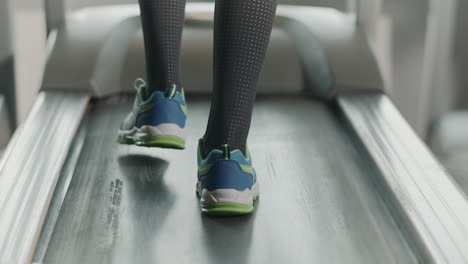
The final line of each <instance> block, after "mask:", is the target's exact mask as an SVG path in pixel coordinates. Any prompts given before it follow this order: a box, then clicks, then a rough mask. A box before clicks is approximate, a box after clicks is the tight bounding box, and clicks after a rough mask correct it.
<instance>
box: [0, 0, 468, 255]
mask: <svg viewBox="0 0 468 264" xmlns="http://www.w3.org/2000/svg"><path fill="white" fill-rule="evenodd" d="M49 2H52V0H51V1H49ZM211 8H212V5H211V4H190V5H189V8H188V10H189V12H188V13H189V17H190V14H197V13H198V14H200V13H202V14H206V13H207V12H209V10H211ZM313 9H314V8H310V7H307V8H301V10H300V11H294V10H295V9H294V8H291V7H288V6H280V8H279V9H278V14H279V17H280V20H281V19H283V18H284V19H285V20H287V21H286V22H284V24H283V25H286V26H285V27H284V28H285V29H286V30H288V32H290V34H291V36H292V37H293V38H295V40H296V41H299V42H300V43H299V44H298V51H299V52H301V53H302V54H301V55H302V56H303V57H305V58H309V59H310V60H306V62H307V63H311V64H312V65H313V66H312V67H309V68H307V63H305V69H306V70H307V71H308V72H307V75H308V76H309V77H310V78H311V79H312V82H313V83H314V82H315V84H316V85H315V86H313V88H314V89H313V90H311V91H310V92H311V93H312V94H313V95H314V96H316V97H319V98H322V99H324V100H330V101H333V102H337V105H338V107H339V109H340V111H342V113H343V115H344V117H345V120H346V121H347V122H348V123H349V125H350V126H351V127H352V128H353V131H354V132H355V134H356V136H357V137H358V138H359V140H360V141H361V143H362V144H363V146H364V147H365V149H366V150H367V152H368V153H369V155H370V157H372V158H373V161H374V163H375V164H376V166H377V168H378V169H379V170H380V172H381V176H382V177H381V178H379V179H376V181H379V182H380V183H381V186H382V190H381V191H382V196H383V197H384V200H385V202H386V204H387V206H388V207H389V208H390V209H391V210H390V211H391V213H392V216H393V217H394V218H395V219H397V220H399V221H398V223H399V224H400V225H401V226H400V228H402V230H403V231H406V232H404V236H405V238H406V239H407V240H408V241H410V242H411V245H412V246H413V248H412V249H413V250H414V251H415V253H416V255H417V256H418V257H419V258H420V259H421V260H422V261H423V262H428V263H466V262H468V251H466V248H467V246H468V203H467V199H466V196H465V195H464V193H463V192H462V191H461V189H460V188H459V186H458V185H456V183H454V181H453V180H452V178H451V177H450V176H449V175H448V174H447V173H446V171H445V170H444V168H443V167H442V166H441V165H440V163H439V162H438V161H437V160H436V159H435V157H434V155H433V154H432V153H431V152H430V151H429V150H428V148H427V147H426V146H425V144H424V143H423V142H422V141H421V140H420V139H419V138H418V137H417V135H416V134H415V133H414V132H413V130H412V129H411V128H410V126H409V125H408V124H407V123H406V121H405V120H404V119H403V117H402V116H401V114H400V113H399V112H398V110H397V109H396V108H395V107H394V105H393V104H392V103H391V101H390V100H389V99H388V98H387V97H386V96H385V95H384V94H383V85H382V81H381V78H380V74H379V70H378V67H377V64H376V62H375V58H374V56H373V54H372V52H371V51H370V48H369V46H368V44H367V43H366V38H365V36H364V34H363V32H362V30H360V29H359V28H358V27H356V24H353V26H352V27H349V25H339V24H333V21H330V23H332V24H331V27H330V28H326V29H323V28H322V29H320V27H323V23H324V21H322V22H321V23H320V21H314V18H310V17H307V16H306V15H307V12H306V11H307V10H313ZM304 10H305V11H304ZM320 10H321V11H319V12H322V11H323V12H329V13H328V14H332V12H331V11H330V10H329V9H320ZM191 12H193V13H191ZM333 12H337V11H333ZM335 15H336V16H332V17H331V18H332V19H334V18H338V17H341V19H339V20H338V22H345V21H348V22H349V21H351V20H349V19H350V18H349V15H346V14H343V13H340V12H337V13H335ZM322 18H323V17H322ZM194 22H196V21H194ZM325 22H326V21H325ZM335 22H336V21H335ZM54 23H55V22H54ZM312 23H319V24H318V25H317V26H314V25H313V24H312ZM334 26H336V27H334ZM302 29H308V30H309V31H310V32H309V33H310V35H312V36H315V37H317V38H318V39H319V41H320V44H321V46H322V48H323V50H324V51H323V54H324V57H323V58H325V59H326V60H327V62H328V64H326V65H323V64H321V63H324V61H323V60H319V61H318V62H317V61H315V62H314V61H313V59H315V58H317V54H318V53H317V51H316V50H313V51H310V50H309V49H307V47H309V45H310V44H311V43H310V42H309V41H310V40H311V38H312V37H311V36H307V35H308V34H305V32H308V31H302ZM295 30H297V32H294V31H295ZM52 32H53V33H52V34H51V38H50V39H49V41H50V43H52V44H54V43H55V41H54V40H58V39H60V37H61V35H60V34H61V33H62V34H64V33H63V32H65V33H70V32H67V31H66V29H64V28H63V26H62V27H59V28H58V29H57V30H56V31H55V30H54V31H52ZM54 32H55V33H54ZM291 32H292V33H291ZM299 32H300V33H302V34H298V33H299ZM311 32H314V34H312V33H311ZM339 40H341V41H343V42H340V43H337V41H339ZM56 44H57V43H55V45H54V46H55V47H56V48H55V49H52V50H51V56H50V57H49V61H48V67H47V69H46V76H45V82H44V86H43V90H42V91H41V92H40V94H39V98H38V100H37V101H36V103H35V106H34V108H33V110H32V111H31V113H30V115H29V117H28V119H27V120H26V121H25V123H24V124H23V126H22V127H21V129H20V130H19V131H17V132H16V133H15V136H14V139H13V140H12V141H11V142H10V144H9V147H8V149H7V151H6V153H5V155H4V157H3V159H2V160H1V162H0V206H1V207H0V209H1V212H2V214H1V215H0V262H2V263H28V262H31V261H32V257H33V255H34V251H35V249H36V243H37V240H38V238H39V235H40V233H41V230H42V228H43V221H44V219H45V217H46V214H47V211H48V208H49V205H50V201H51V197H52V195H53V194H54V191H55V189H56V183H57V180H58V178H59V177H60V175H61V172H62V170H63V169H64V168H63V166H64V164H65V161H66V158H67V153H68V152H69V150H70V148H71V146H72V144H73V140H74V138H75V134H76V132H77V129H78V127H79V126H80V123H81V119H82V117H83V115H84V113H85V111H86V108H87V106H88V103H89V98H90V97H91V96H95V97H99V96H104V95H107V94H106V91H100V90H99V89H100V88H99V87H92V86H88V87H86V88H87V89H84V90H76V87H75V88H73V87H62V89H60V87H57V86H55V87H53V86H49V84H50V83H52V82H51V81H50V80H51V79H48V76H49V77H50V75H51V74H52V72H54V71H50V67H51V65H53V63H54V61H53V60H54V56H53V53H54V52H61V51H63V50H62V49H58V50H57V47H60V46H57V45H56ZM311 53H313V54H311ZM353 63H354V64H353ZM317 65H318V67H321V69H325V71H324V72H325V73H326V76H328V77H329V78H330V79H329V80H331V81H333V82H332V83H330V82H327V81H325V82H324V81H323V79H316V77H315V76H314V74H313V73H314V72H311V70H313V69H315V70H316V69H317V68H315V67H316V66H317ZM353 65H354V66H355V68H358V69H351V68H349V67H350V66H353ZM356 65H360V66H363V67H362V68H361V67H357V66H356ZM62 66H63V65H62ZM80 66H81V67H83V65H80ZM323 67H325V68H323ZM346 67H348V68H349V71H351V73H352V74H350V73H349V71H346ZM56 73H57V72H55V74H56ZM332 73H333V74H332ZM48 74H49V75H48ZM356 75H357V76H356ZM366 75H370V77H369V76H368V77H366ZM91 77H92V76H91ZM361 77H363V79H361ZM51 78H52V77H51ZM324 79H325V80H327V78H324ZM90 80H91V79H87V80H85V81H86V82H88V83H92V82H90ZM81 81H83V80H81ZM51 90H53V91H51ZM57 90H61V91H57Z"/></svg>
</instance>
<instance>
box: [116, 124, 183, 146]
mask: <svg viewBox="0 0 468 264" xmlns="http://www.w3.org/2000/svg"><path fill="white" fill-rule="evenodd" d="M158 136H173V137H178V138H180V139H183V140H185V139H186V135H185V129H184V128H181V127H179V126H178V125H176V124H160V125H157V126H142V127H141V128H137V127H134V128H132V129H131V130H119V135H118V139H119V141H120V142H125V141H126V140H127V139H128V138H132V139H134V140H145V139H150V138H153V137H158Z"/></svg>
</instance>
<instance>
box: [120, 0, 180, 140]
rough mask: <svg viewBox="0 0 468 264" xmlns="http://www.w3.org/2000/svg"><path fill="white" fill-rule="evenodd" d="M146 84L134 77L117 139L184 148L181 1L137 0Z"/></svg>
mask: <svg viewBox="0 0 468 264" xmlns="http://www.w3.org/2000/svg"><path fill="white" fill-rule="evenodd" d="M139 2H140V10H141V20H142V24H143V35H144V39H145V50H146V71H147V77H148V83H145V82H144V81H143V82H142V81H139V80H137V81H136V82H135V88H136V89H137V94H136V99H135V103H134V106H133V108H132V110H131V112H130V113H129V114H128V115H127V117H126V118H125V119H124V120H123V122H122V124H121V125H120V129H119V134H118V138H117V141H118V142H119V143H122V144H136V145H138V146H145V147H162V148H175V149H183V148H185V121H186V119H187V106H186V103H185V97H184V92H183V89H182V86H181V84H180V77H179V64H180V63H179V60H180V42H181V38H182V27H183V23H184V11H185V0H139Z"/></svg>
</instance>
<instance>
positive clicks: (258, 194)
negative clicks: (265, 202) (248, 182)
mask: <svg viewBox="0 0 468 264" xmlns="http://www.w3.org/2000/svg"><path fill="white" fill-rule="evenodd" d="M259 197H260V193H254V195H253V200H254V201H257V200H258V198H259Z"/></svg>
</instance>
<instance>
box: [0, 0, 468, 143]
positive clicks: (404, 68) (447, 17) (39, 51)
mask: <svg viewBox="0 0 468 264" xmlns="http://www.w3.org/2000/svg"><path fill="white" fill-rule="evenodd" d="M135 2H136V0H69V1H67V3H66V4H67V6H66V8H67V9H70V10H74V9H79V8H81V7H83V6H90V5H106V4H120V3H135ZM280 3H282V4H292V5H317V6H325V7H332V8H337V9H340V10H346V9H358V11H359V12H361V13H363V14H365V15H364V16H363V17H364V20H365V21H362V23H364V24H365V27H366V30H367V31H368V35H369V41H370V42H371V44H372V47H373V48H374V50H375V51H376V54H377V56H378V61H379V64H380V68H381V70H382V72H383V75H384V78H385V82H386V89H387V93H388V94H389V95H390V96H391V98H392V99H393V101H394V102H395V104H396V105H397V107H398V108H399V109H400V111H401V112H402V114H403V115H404V117H405V118H406V119H407V121H408V122H409V123H410V124H411V126H412V127H413V128H414V129H415V130H416V131H417V133H418V134H419V135H420V136H421V137H422V138H424V139H425V140H429V137H430V135H431V134H433V133H432V132H431V131H433V130H434V129H435V130H437V131H439V130H444V128H438V127H439V125H440V122H442V123H444V122H445V123H447V122H449V123H454V122H453V120H454V118H455V119H456V120H461V121H460V122H459V121H457V122H455V123H456V124H455V125H459V127H458V130H463V126H462V125H461V124H462V123H463V120H465V119H464V118H463V116H464V113H463V109H465V108H467V107H468V91H466V89H464V88H465V87H464V86H465V85H464V84H465V83H468V77H467V76H466V74H465V71H464V69H466V68H467V67H466V66H467V64H468V45H467V44H468V31H467V30H465V29H464V26H465V25H466V24H467V23H466V22H467V20H468V18H467V17H466V16H464V14H465V13H466V12H467V11H468V2H466V1H461V0H412V1H407V0H364V1H361V3H360V5H359V6H355V5H356V4H355V2H353V1H346V0H280ZM9 5H10V6H9V7H8V6H5V7H0V12H1V14H0V16H3V18H2V20H5V17H6V16H8V17H9V18H7V19H6V20H9V23H10V26H11V27H10V28H11V29H10V36H11V39H10V40H8V39H7V38H5V36H2V37H1V38H0V41H4V42H5V41H10V42H11V43H12V44H11V47H12V49H13V50H14V69H15V82H16V98H17V99H16V100H17V107H16V108H17V109H16V111H17V121H18V123H21V121H23V120H24V118H25V116H26V115H27V113H28V111H29V110H30V108H31V106H32V104H33V102H34V100H35V96H36V94H37V90H38V88H39V86H40V83H41V75H42V72H43V67H44V62H45V56H46V34H45V30H46V29H45V19H44V10H43V6H42V5H43V1H40V0H15V1H11V0H10V2H9ZM1 26H3V27H8V23H2V25H1ZM5 31H6V29H5ZM2 32H3V31H2ZM0 46H5V45H0ZM5 54H8V52H6V53H5ZM2 56H3V57H7V56H8V55H3V54H2V52H1V50H0V58H1V59H3V57H2ZM7 97H8V96H7ZM4 104H5V103H4V102H3V103H2V102H1V101H0V107H5V105H4ZM2 105H3V106H2ZM10 112H11V110H10ZM466 115H467V116H468V114H466ZM447 116H449V117H447ZM443 117H446V118H445V119H444V120H442V119H443ZM446 119H447V120H448V121H446ZM440 120H442V121H440ZM466 120H468V118H467V119H466ZM450 125H454V124H450ZM10 126H11V127H10V128H9V129H8V128H6V127H5V126H4V127H3V129H2V130H0V149H2V148H4V146H5V144H6V143H7V142H8V137H9V135H10V134H11V130H12V127H13V126H15V122H10ZM434 127H437V128H434ZM445 130H447V129H445ZM445 130H444V131H445ZM465 131H466V129H465ZM439 132H440V131H439ZM439 132H438V133H439ZM442 134H443V133H442ZM443 136H444V135H442V137H443ZM451 136H452V137H453V135H451ZM432 138H433V137H432ZM432 140H434V139H432ZM459 143H460V142H459ZM435 144H436V145H437V144H439V143H435ZM441 144H442V143H441ZM457 144H458V143H457ZM460 144H461V143H460ZM439 145H440V144H439ZM439 147H441V148H442V147H443V146H439Z"/></svg>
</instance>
